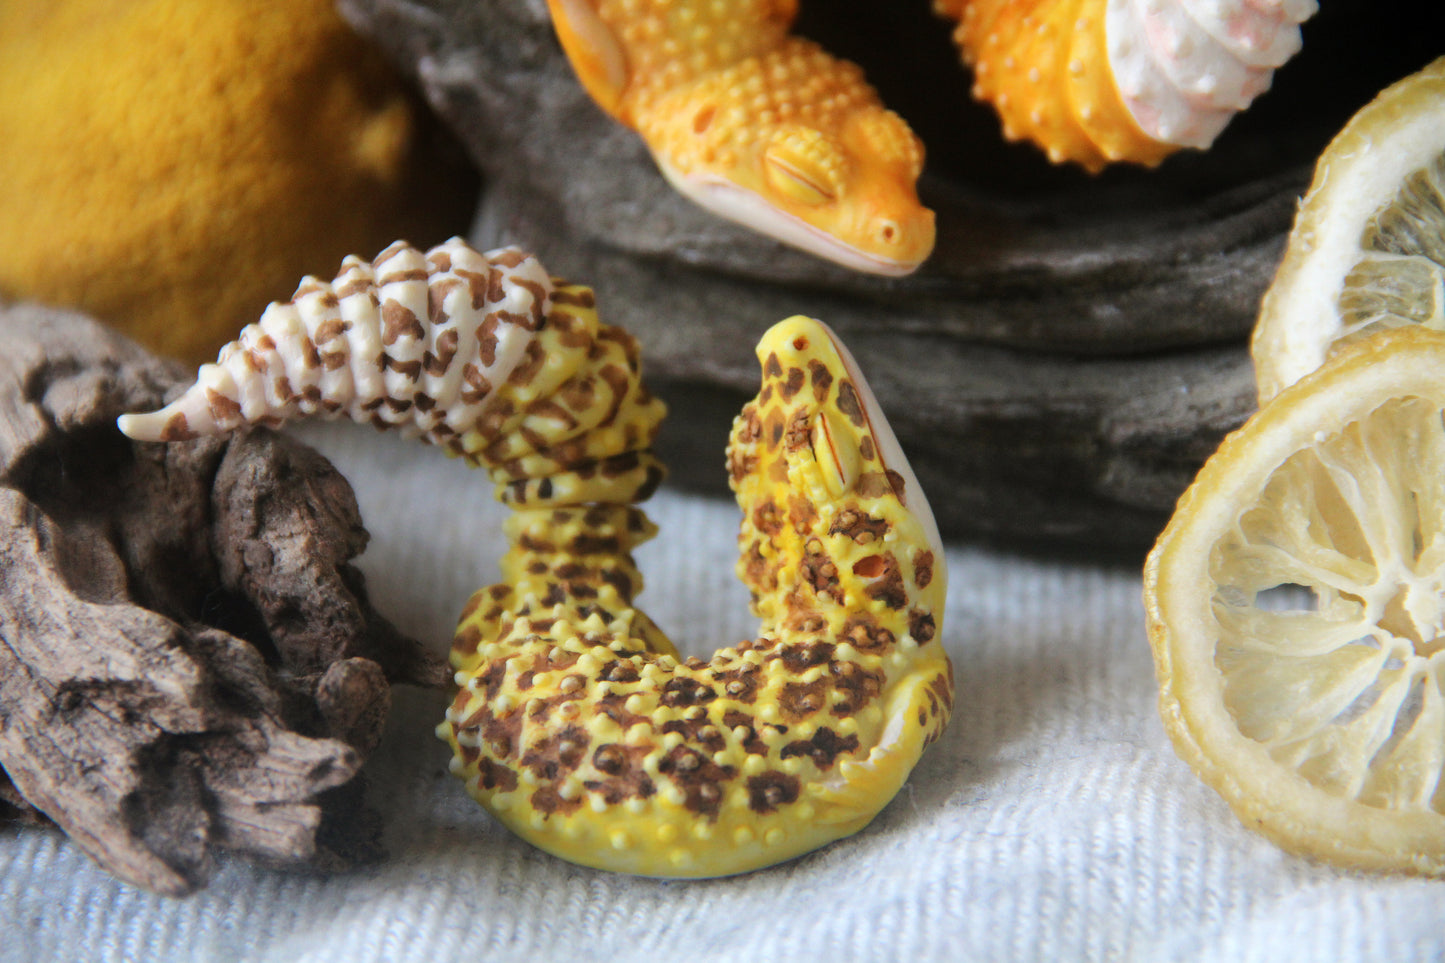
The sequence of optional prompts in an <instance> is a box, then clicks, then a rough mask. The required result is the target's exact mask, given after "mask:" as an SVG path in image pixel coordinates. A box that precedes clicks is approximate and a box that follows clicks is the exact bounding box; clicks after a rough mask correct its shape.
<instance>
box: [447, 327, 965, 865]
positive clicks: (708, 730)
mask: <svg viewBox="0 0 1445 963" xmlns="http://www.w3.org/2000/svg"><path fill="white" fill-rule="evenodd" d="M758 355H759V358H760V360H761V361H762V364H763V384H762V389H761V392H760V394H759V395H758V397H757V399H756V400H754V401H753V402H750V403H749V404H748V405H747V406H746V407H745V408H744V409H743V412H742V414H741V415H740V416H739V417H738V419H737V421H736V423H735V424H734V427H733V432H732V438H731V442H730V445H729V449H728V466H729V472H730V476H731V483H732V486H733V488H734V490H735V491H736V493H737V497H738V502H739V505H740V506H741V507H742V509H743V515H744V520H743V524H742V529H741V532H740V535H739V544H740V548H741V549H742V552H741V558H740V561H739V574H740V576H741V577H742V578H743V580H744V581H745V582H746V584H747V585H748V587H749V588H750V590H751V592H752V595H753V600H754V601H753V608H754V611H755V613H756V614H757V615H758V616H760V618H761V620H762V626H761V629H762V631H761V634H760V636H759V638H758V639H756V640H753V641H747V642H743V643H741V644H739V645H736V646H733V647H730V648H726V649H723V650H721V651H720V652H718V653H717V654H716V655H714V656H713V657H712V658H711V659H710V660H707V661H702V660H699V659H688V660H685V661H682V660H680V659H679V657H678V656H677V654H676V652H675V650H674V649H673V648H672V646H671V644H670V643H669V642H668V641H667V639H666V638H665V637H664V636H662V634H661V633H660V632H659V631H657V629H656V627H655V626H653V625H652V623H651V622H650V621H649V620H648V619H647V618H646V617H645V616H644V615H642V614H641V613H640V612H638V611H637V610H636V609H635V608H634V607H633V598H634V596H635V595H636V593H637V592H638V591H640V590H641V587H642V581H641V576H640V574H639V573H638V571H637V569H636V567H635V565H634V564H633V560H632V557H631V550H632V549H633V548H634V547H635V546H636V545H637V544H639V543H640V542H642V541H643V540H645V539H646V538H649V537H651V535H652V533H653V529H652V526H651V525H650V524H649V523H648V522H647V520H646V518H645V517H644V516H643V515H642V514H641V512H639V511H638V510H637V509H635V508H632V507H630V506H627V505H622V504H615V503H614V504H605V505H602V504H569V502H573V501H575V500H574V499H572V498H557V497H554V498H552V499H549V502H550V504H548V505H545V506H539V507H535V508H532V509H530V510H528V511H525V512H519V513H517V514H515V515H514V516H513V517H512V518H511V519H510V520H509V523H508V529H507V531H508V535H509V537H510V538H511V540H512V544H513V547H512V549H511V551H510V552H509V553H508V555H507V557H506V558H505V559H504V561H503V575H504V578H505V581H504V582H503V583H502V584H499V585H496V586H492V587H490V588H486V589H482V590H481V591H479V592H478V593H477V594H476V595H475V596H474V597H473V599H472V601H471V603H470V604H469V606H468V610H467V612H466V613H465V615H464V616H463V619H462V622H461V625H460V626H459V629H458V632H457V638H456V643H455V646H454V649H453V662H454V665H455V666H456V668H457V670H458V681H459V682H460V684H461V688H460V691H459V692H458V694H457V697H456V699H455V701H454V702H453V704H452V706H451V708H450V709H449V710H448V713H447V721H446V722H445V723H444V724H443V725H442V726H441V727H440V728H439V734H441V735H442V736H443V738H445V739H446V740H447V741H448V742H449V743H450V744H451V745H452V747H453V749H454V751H455V753H456V755H455V759H454V762H453V767H454V769H455V770H456V771H457V773H458V774H459V775H460V776H461V777H462V778H463V779H465V780H466V782H467V786H468V788H469V790H470V791H471V792H472V794H473V795H474V796H475V797H476V798H477V799H478V801H480V802H481V803H482V805H483V806H485V807H486V808H487V809H488V810H489V811H490V812H492V813H493V814H494V815H496V817H497V818H498V819H500V820H501V821H502V822H503V823H504V824H506V825H507V826H508V827H510V828H511V829H512V830H513V831H514V832H516V833H517V834H518V835H520V836H522V837H523V838H525V839H527V840H529V841H530V842H532V843H534V844H536V845H537V846H539V847H541V848H542V849H545V850H547V851H548V852H551V853H554V854H556V855H559V856H561V857H563V858H565V859H568V860H571V861H573V862H576V863H580V864H583V865H587V866H594V867H598V868H604V869H611V870H617V871H622V872H629V873H639V874H646V875H655V876H683V877H701V876H718V875H725V874H731V873H739V872H746V871H748V870H752V869H756V868H759V867H762V866H767V865H770V864H772V863H776V862H779V861H781V860H784V859H788V858H790V857H793V856H796V855H799V854H801V853H804V852H807V851H809V850H812V849H815V848H817V847H818V846H821V845H824V844H825V843H828V842H830V841H832V840H835V839H838V838H840V837H842V836H846V835H848V834H850V833H853V832H855V831H857V830H858V829H860V828H862V827H863V826H864V825H866V824H867V823H868V822H869V821H870V820H871V819H872V818H873V816H874V815H876V814H877V813H878V811H879V810H880V809H882V808H883V806H884V805H886V804H887V803H888V801H889V800H890V799H891V798H892V797H893V796H894V794H895V793H896V792H897V791H898V789H899V788H900V787H901V786H902V784H903V781H904V780H905V779H906V778H907V775H908V773H909V771H910V770H911V769H912V767H913V765H914V764H915V763H916V762H917V760H918V758H919V756H920V754H921V753H922V751H923V749H924V747H925V746H926V745H927V744H928V743H929V742H931V741H932V740H933V739H934V738H936V737H937V735H938V734H939V733H940V731H941V730H942V728H943V726H944V724H945V722H946V721H947V718H948V714H949V711H950V708H951V704H952V692H953V686H952V674H951V673H952V670H951V667H950V665H949V661H948V658H947V656H946V655H945V653H944V651H943V648H942V645H941V643H940V642H939V640H938V638H937V632H938V624H939V620H940V619H941V617H942V612H943V601H944V593H945V574H944V564H943V556H942V551H941V547H940V545H939V543H938V535H937V531H936V529H935V527H934V525H933V522H932V516H931V514H930V513H929V511H928V507H927V504H926V502H925V501H924V499H923V496H922V493H921V492H920V491H918V490H917V482H916V480H915V479H914V478H913V477H912V474H911V472H910V471H909V469H908V466H907V463H906V461H904V460H903V459H902V452H901V450H900V449H899V448H898V444H897V442H896V440H894V438H893V436H892V434H891V432H890V431H889V429H888V426H887V424H886V422H884V421H883V420H882V417H881V414H880V413H879V411H878V408H877V404H876V402H875V401H874V400H873V398H872V395H871V393H870V392H869V390H868V388H867V385H866V382H864V381H863V379H862V376H861V374H860V373H859V371H858V369H857V366H856V364H855V363H854V362H853V360H852V358H851V357H850V356H849V355H848V354H847V351H846V349H844V348H843V347H842V345H841V344H840V343H838V342H837V341H836V339H835V337H834V336H833V335H832V333H831V332H830V331H829V330H828V329H827V328H826V327H825V326H823V325H821V324H820V323H818V322H816V321H812V320H810V319H806V318H793V319H790V320H788V321H785V322H783V323H781V324H779V325H777V326H775V327H774V328H773V329H772V330H771V331H769V332H768V334H767V335H766V336H765V337H764V339H763V341H762V343H761V345H760V346H759V349H758Z"/></svg>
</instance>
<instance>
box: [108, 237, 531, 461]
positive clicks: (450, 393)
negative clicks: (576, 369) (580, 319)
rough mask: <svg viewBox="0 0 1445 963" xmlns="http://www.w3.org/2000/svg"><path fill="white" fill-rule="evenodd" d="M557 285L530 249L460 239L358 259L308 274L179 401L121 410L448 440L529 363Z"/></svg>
mask: <svg viewBox="0 0 1445 963" xmlns="http://www.w3.org/2000/svg"><path fill="white" fill-rule="evenodd" d="M552 290H553V288H552V280H551V278H550V277H549V275H548V274H547V271H546V269H545V268H543V267H542V265H541V263H539V262H538V261H537V259H536V258H535V257H533V256H532V255H530V254H526V253H524V252H522V251H520V250H517V249H516V248H499V249H497V250H494V251H488V252H487V253H485V254H482V253H479V252H478V251H476V250H474V249H473V248H471V247H470V246H468V245H467V244H466V243H465V242H464V241H462V240H461V239H460V238H452V239H451V240H450V241H447V242H446V243H445V244H441V245H438V246H437V247H434V248H432V249H431V250H429V251H427V252H425V253H422V252H421V251H419V250H417V249H416V248H414V247H411V246H410V245H407V244H405V243H403V242H400V241H398V242H397V243H395V244H392V245H391V246H390V247H388V248H387V249H386V250H385V251H383V252H382V253H381V254H380V255H378V256H377V258H376V259H375V260H374V261H371V262H367V261H364V260H362V259H361V258H358V257H355V256H352V257H348V258H347V259H346V260H345V261H343V262H342V265H341V272H340V274H338V275H337V277H336V279H335V280H334V281H332V282H330V283H326V282H323V281H320V280H318V279H316V278H312V277H308V278H305V279H304V280H303V281H302V282H301V285H300V286H299V287H298V288H297V289H296V294H295V295H293V296H292V299H291V300H290V301H289V302H287V303H285V304H278V303H273V304H271V305H270V306H269V307H268V308H267V309H266V311H265V313H264V314H262V316H261V319H260V320H259V321H258V322H256V323H255V324H249V325H247V326H246V327H245V328H244V329H242V331H241V334H240V335H239V337H238V338H237V339H236V340H235V341H233V342H231V343H230V344H227V345H226V346H225V347H224V348H222V349H221V353H220V356H219V357H218V359H217V361H216V363H214V364H207V365H202V366H201V368H200V370H199V371H198V372H197V375H196V383H195V384H194V385H192V386H191V387H190V388H189V389H187V390H186V392H185V393H184V394H182V395H181V396H180V397H179V398H177V399H176V400H174V401H172V402H171V403H170V404H168V405H166V406H165V407H164V408H162V409H160V410H159V411H155V412H150V413H148V414H130V415H122V416H121V418H120V420H119V425H120V430H121V431H123V432H124V433H125V434H127V435H129V436H130V437H132V438H134V439H136V440H138V441H175V440H179V439H184V438H193V437H197V436H200V435H207V434H219V433H223V432H227V431H233V430H235V429H236V428H239V427H241V426H243V425H247V424H273V425H274V424H279V423H280V422H282V421H285V420H287V419H288V418H292V417H296V416H303V415H320V416H323V417H330V418H339V417H348V418H350V419H352V420H353V421H357V422H362V423H369V424H374V425H376V426H377V427H382V428H397V429H399V430H400V431H402V432H403V433H404V434H409V435H423V436H426V437H428V438H429V439H430V440H432V441H443V440H445V439H447V438H449V437H453V436H455V435H457V434H461V433H463V432H465V431H466V430H467V429H469V428H471V427H472V426H473V425H475V424H476V423H477V421H478V419H479V418H480V416H481V414H482V412H483V410H484V408H485V406H486V404H487V401H488V398H489V397H490V395H491V393H492V390H491V389H492V387H493V386H494V385H498V384H501V383H502V382H503V381H505V380H506V378H507V376H508V375H509V374H511V372H512V371H513V370H514V369H515V368H516V366H517V365H518V363H520V362H521V361H522V359H523V357H524V356H525V355H526V352H527V346H528V344H529V343H530V342H531V341H532V339H533V337H534V336H535V334H536V332H537V330H538V329H539V328H540V327H541V326H542V324H543V322H544V320H545V319H546V317H547V314H548V312H549V310H550V308H551V297H552Z"/></svg>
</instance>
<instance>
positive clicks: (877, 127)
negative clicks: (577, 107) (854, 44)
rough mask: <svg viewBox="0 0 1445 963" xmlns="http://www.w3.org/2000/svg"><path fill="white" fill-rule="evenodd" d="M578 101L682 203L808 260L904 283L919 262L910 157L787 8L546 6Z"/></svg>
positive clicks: (871, 94)
mask: <svg viewBox="0 0 1445 963" xmlns="http://www.w3.org/2000/svg"><path fill="white" fill-rule="evenodd" d="M547 6H548V9H549V10H550V12H551V15H552V21H553V25H554V27H555V28H556V31H557V35H558V38H559V40H560V41H561V43H562V48H563V50H564V51H565V52H566V53H567V55H568V58H569V60H570V61H571V63H572V67H573V69H574V70H575V71H576V73H577V76H578V79H579V80H580V81H581V83H582V85H583V87H584V88H586V90H587V92H588V93H589V94H591V95H592V98H593V99H594V100H595V101H597V103H598V104H599V105H600V106H601V107H602V109H603V110H605V111H607V113H609V114H610V115H611V116H613V117H614V118H616V119H617V120H619V121H621V122H622V123H623V124H625V125H626V126H628V127H631V128H632V129H634V130H636V131H637V132H638V134H640V135H641V137H642V139H643V141H644V142H645V143H646V144H647V146H648V149H649V150H650V151H651V152H652V156H653V158H654V160H655V161H656V163H657V166H658V169H659V170H660V171H661V172H662V174H663V175H664V176H665V177H666V178H667V179H668V181H670V182H671V183H672V185H673V186H674V187H675V188H676V189H677V190H678V191H680V192H681V193H682V194H683V195H684V196H686V197H688V198H689V199H691V200H692V201H694V202H696V203H697V204H699V205H701V206H702V207H704V208H706V209H707V210H709V211H712V212H713V213H715V214H718V215H719V216H721V217H725V218H728V219H730V220H733V221H737V222H739V223H741V224H743V225H745V226H747V227H749V228H752V229H753V230H755V231H757V232H759V233H761V234H765V235H768V236H771V237H773V238H776V239H777V240H779V241H782V242H784V243H786V244H789V245H792V246H794V247H797V248H801V249H802V250H805V251H808V252H809V253H811V254H814V255H817V256H819V257H822V258H826V259H828V260H830V261H834V262H836V263H838V264H841V265H843V266H845V267H849V268H852V269H854V270H857V271H863V272H867V273H871V274H881V275H889V276H900V275H906V274H909V273H911V272H912V271H914V270H915V269H916V268H917V267H918V266H919V265H920V264H921V263H922V262H923V261H924V260H925V259H926V258H927V257H928V255H929V253H930V252H931V251H932V250H933V241H934V223H933V212H932V211H930V210H929V209H928V208H926V207H924V206H923V205H922V204H921V203H920V202H919V199H918V193H917V190H916V187H915V185H916V183H917V180H918V176H919V174H920V173H921V172H922V169H923V146H922V144H921V142H920V141H919V140H918V138H917V137H915V136H914V134H913V132H912V131H911V130H910V129H909V127H908V125H907V124H906V123H905V122H904V121H903V119H902V118H900V117H899V116H898V115H897V114H895V113H893V112H892V111H890V110H887V109H886V108H885V107H884V106H883V104H882V102H881V101H880V100H879V98H878V95H877V93H876V92H875V91H874V90H873V88H872V87H871V86H869V85H868V83H867V81H866V80H865V79H864V77H863V71H862V70H861V69H859V68H858V67H857V66H856V65H854V64H852V63H849V62H847V61H844V60H839V59H837V58H835V57H833V56H831V55H830V54H828V53H827V52H826V51H824V50H823V49H822V48H821V47H819V46H818V45H817V44H815V43H812V42H810V41H807V40H804V39H802V38H800V37H795V36H792V35H791V34H789V32H788V31H789V28H790V26H791V25H792V22H793V19H794V16H795V15H796V13H797V2H796V0H731V2H727V3H719V2H715V0H547Z"/></svg>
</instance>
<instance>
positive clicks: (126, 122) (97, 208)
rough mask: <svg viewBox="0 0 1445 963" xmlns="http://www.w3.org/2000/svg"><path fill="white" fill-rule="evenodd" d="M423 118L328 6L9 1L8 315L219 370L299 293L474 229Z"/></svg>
mask: <svg viewBox="0 0 1445 963" xmlns="http://www.w3.org/2000/svg"><path fill="white" fill-rule="evenodd" d="M420 114H421V111H419V109H418V107H417V103H416V101H415V100H414V99H413V98H412V97H411V96H410V95H409V93H408V92H407V90H406V89H405V87H404V86H403V84H402V83H401V82H400V80H399V79H398V77H397V76H395V74H394V73H393V71H392V70H391V69H390V68H389V66H388V65H387V64H386V63H385V62H384V61H383V60H382V58H381V56H380V54H379V53H378V52H376V51H374V50H373V49H372V48H371V47H370V46H368V45H367V44H366V43H365V42H364V41H363V40H362V39H360V38H359V37H357V36H356V35H355V34H354V33H353V32H352V31H351V30H350V28H349V27H347V25H346V24H345V23H344V22H343V21H342V20H341V19H340V17H339V16H338V15H337V14H336V12H335V10H334V9H333V7H332V2H331V0H205V2H197V0H130V2H126V3H113V2H111V0H59V2H58V0H5V2H3V3H0V295H4V296H6V297H10V298H16V299H22V298H23V299H33V300H39V301H45V302H49V303H53V304H60V305H66V306H73V307H78V308H81V309H83V310H86V311H88V312H90V313H92V314H94V315H96V316H98V317H101V318H103V319H105V320H107V321H109V322H111V323H112V324H114V325H116V326H117V327H119V328H121V329H122V330H124V331H126V332H128V333H129V334H131V335H132V336H134V337H136V338H138V339H139V340H141V341H143V342H145V343H147V344H149V345H150V346H152V347H153V348H155V349H157V350H160V351H163V352H165V353H168V354H171V355H175V356H177V357H181V358H184V359H186V360H188V361H199V360H203V359H206V358H209V357H212V356H214V353H215V351H216V349H217V348H218V347H219V346H220V345H221V344H222V343H224V342H225V341H227V340H229V339H230V338H231V337H232V336H234V335H235V333H236V331H237V330H238V329H239V328H240V327H241V326H242V325H244V324H246V323H248V322H250V321H254V320H255V319H256V318H257V317H259V315H260V313H261V311H262V310H263V309H264V307H265V305H266V303H267V302H268V301H270V300H273V299H283V298H285V297H287V296H289V294H290V293H291V291H292V290H293V289H294V288H295V286H296V283H297V282H298V281H299V280H300V279H301V277H302V276H303V275H305V274H317V275H319V276H322V277H327V278H329V277H331V276H332V275H333V274H334V273H335V271H336V269H337V267H338V266H339V264H340V261H341V258H342V257H343V256H345V255H346V254H349V253H360V254H371V253H374V252H375V251H376V250H378V249H380V248H381V247H383V246H385V245H386V244H387V243H388V242H390V241H392V240H394V239H396V238H398V237H407V238H409V239H410V240H412V241H413V242H415V243H419V244H426V243H431V242H433V241H434V240H441V239H442V238H443V237H445V236H446V235H447V234H449V233H453V232H455V231H457V230H462V229H464V228H465V224H466V221H467V218H468V216H469V215H470V213H471V212H470V208H469V206H468V205H467V198H468V191H470V190H471V189H472V186H473V185H472V184H470V183H467V184H463V182H464V181H466V180H467V178H469V177H471V175H470V174H469V173H462V171H463V170H464V168H463V166H462V165H460V164H457V165H453V166H452V167H451V168H450V169H449V170H448V171H447V175H446V176H445V177H438V176H437V173H436V171H435V170H434V169H428V167H429V165H435V163H436V160H435V157H434V156H432V155H428V154H427V151H426V150H425V149H423V148H424V147H425V146H426V145H428V144H430V143H432V142H431V141H430V140H429V139H428V138H427V137H424V136H421V134H420V131H421V130H422V127H421V126H420V116H419V115H420ZM439 185H445V186H439Z"/></svg>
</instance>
